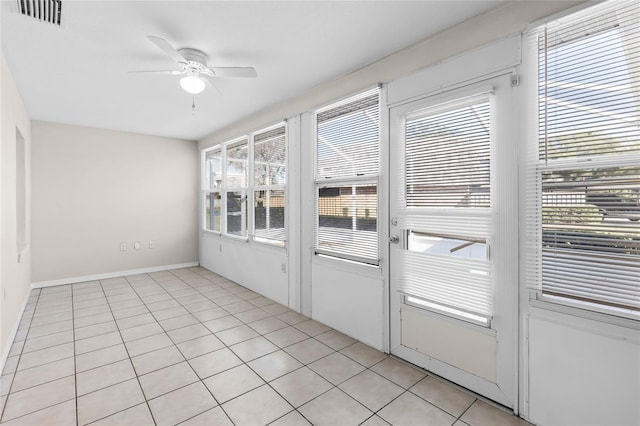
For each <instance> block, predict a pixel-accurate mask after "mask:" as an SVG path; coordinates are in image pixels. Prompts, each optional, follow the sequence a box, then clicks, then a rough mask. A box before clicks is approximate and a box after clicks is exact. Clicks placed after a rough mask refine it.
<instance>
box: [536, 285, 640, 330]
mask: <svg viewBox="0 0 640 426" xmlns="http://www.w3.org/2000/svg"><path fill="white" fill-rule="evenodd" d="M529 305H530V306H531V307H534V308H538V309H542V310H546V311H551V312H557V313H559V314H565V315H571V316H573V317H577V318H583V319H587V320H591V321H596V322H601V323H605V324H611V325H614V326H618V327H625V328H630V329H633V330H640V314H638V315H635V316H634V314H629V315H630V316H628V317H627V316H620V315H615V314H613V313H607V312H598V311H595V310H593V309H589V308H586V306H587V304H585V303H581V302H578V301H576V302H574V301H572V300H569V299H563V298H560V297H549V296H543V295H541V294H538V293H534V294H532V296H531V297H530V298H529ZM588 306H592V305H591V304H589V305H588Z"/></svg>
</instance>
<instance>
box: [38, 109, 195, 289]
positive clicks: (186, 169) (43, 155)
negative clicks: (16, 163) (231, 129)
mask: <svg viewBox="0 0 640 426" xmlns="http://www.w3.org/2000/svg"><path fill="white" fill-rule="evenodd" d="M32 140H33V143H32V164H33V166H32V185H33V188H32V204H33V214H32V229H33V238H32V247H33V270H32V274H33V276H32V280H33V281H34V283H36V285H39V283H43V282H45V283H46V282H51V281H54V282H56V281H57V280H75V279H77V278H78V277H86V276H93V275H100V274H106V273H117V272H120V271H131V270H138V269H144V268H152V267H160V266H163V265H175V264H183V263H191V262H197V260H198V232H197V229H198V226H197V223H198V222H197V221H198V213H197V212H198V208H197V206H198V198H197V197H198V182H199V153H198V150H197V149H196V144H195V143H194V142H192V141H186V140H177V139H167V138H161V137H155V136H147V135H139V134H132V133H125V132H116V131H111V130H101V129H94V128H88V127H78V126H69V125H63V124H53V123H46V122H38V121H34V122H33V125H32ZM136 241H140V244H141V248H140V249H139V250H134V242H136ZM150 242H153V243H154V244H155V247H154V248H150V247H149V243H150ZM120 243H126V245H127V249H126V251H121V250H120ZM58 282H59V281H58Z"/></svg>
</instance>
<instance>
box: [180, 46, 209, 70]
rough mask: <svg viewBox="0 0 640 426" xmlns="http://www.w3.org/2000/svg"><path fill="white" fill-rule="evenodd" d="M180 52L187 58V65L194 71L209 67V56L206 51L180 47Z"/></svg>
mask: <svg viewBox="0 0 640 426" xmlns="http://www.w3.org/2000/svg"><path fill="white" fill-rule="evenodd" d="M178 53H180V54H181V55H182V56H183V57H184V59H186V60H187V67H188V68H189V69H192V70H194V71H196V70H197V71H204V70H205V69H207V60H208V59H209V57H208V56H207V54H206V53H204V52H202V51H200V50H197V49H191V48H187V47H185V48H183V49H178Z"/></svg>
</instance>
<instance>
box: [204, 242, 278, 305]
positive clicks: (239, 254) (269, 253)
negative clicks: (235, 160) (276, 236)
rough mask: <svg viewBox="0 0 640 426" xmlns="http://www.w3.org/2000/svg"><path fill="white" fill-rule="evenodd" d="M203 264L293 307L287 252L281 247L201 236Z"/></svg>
mask: <svg viewBox="0 0 640 426" xmlns="http://www.w3.org/2000/svg"><path fill="white" fill-rule="evenodd" d="M200 244H201V247H202V249H201V253H200V265H201V266H202V267H204V268H207V269H209V270H211V271H215V272H216V273H218V274H220V275H222V276H224V277H226V278H228V279H230V280H233V281H235V282H237V283H238V284H241V285H243V286H245V287H247V288H249V289H251V290H253V291H255V292H257V293H260V294H262V295H264V296H266V297H268V298H270V299H272V300H275V301H276V302H278V303H281V304H283V305H285V306H288V305H289V282H288V278H289V275H288V270H289V268H288V260H287V252H286V250H285V249H283V248H280V247H271V246H268V245H266V244H261V243H255V242H247V241H241V240H237V239H234V238H226V237H221V236H220V235H217V234H213V233H211V232H202V235H201V241H200Z"/></svg>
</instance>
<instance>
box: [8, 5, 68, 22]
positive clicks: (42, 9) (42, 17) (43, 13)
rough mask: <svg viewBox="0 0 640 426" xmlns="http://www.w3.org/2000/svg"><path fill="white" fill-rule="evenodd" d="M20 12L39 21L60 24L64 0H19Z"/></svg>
mask: <svg viewBox="0 0 640 426" xmlns="http://www.w3.org/2000/svg"><path fill="white" fill-rule="evenodd" d="M17 1H18V12H19V13H20V14H22V15H24V16H28V17H30V18H34V19H37V20H38V21H43V22H48V23H50V24H54V25H60V22H61V20H62V0H17Z"/></svg>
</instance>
